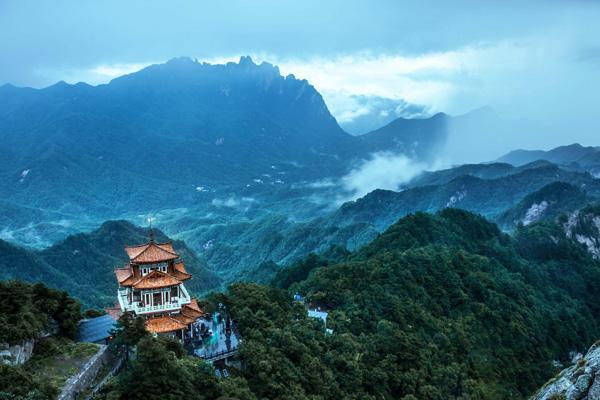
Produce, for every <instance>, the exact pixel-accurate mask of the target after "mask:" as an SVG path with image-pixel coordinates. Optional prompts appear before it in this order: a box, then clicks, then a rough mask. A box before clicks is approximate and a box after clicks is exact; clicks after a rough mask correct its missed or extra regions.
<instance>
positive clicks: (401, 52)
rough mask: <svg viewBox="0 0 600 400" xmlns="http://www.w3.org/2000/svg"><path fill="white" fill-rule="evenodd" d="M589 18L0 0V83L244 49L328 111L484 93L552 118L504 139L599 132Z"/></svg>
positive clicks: (598, 69)
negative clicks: (309, 87)
mask: <svg viewBox="0 0 600 400" xmlns="http://www.w3.org/2000/svg"><path fill="white" fill-rule="evenodd" d="M597 21H600V3H599V2H595V1H583V0H581V1H578V0H570V1H556V0H545V1H541V0H540V1H537V0H536V1H533V0H532V1H527V0H522V1H506V0H505V1H492V0H488V1H469V0H455V1H400V0H387V1H386V0H371V1H366V0H365V1H358V0H356V1H353V0H344V1H341V0H329V1H322V0H321V1H315V0H302V1H293V2H292V1H285V0H277V1H275V0H255V1H249V0H248V1H241V0H233V1H232V0H223V1H212V2H209V1H200V0H196V1H178V0H174V1H168V2H167V1H151V0H145V1H141V0H138V1H132V0H128V1H115V0H105V1H81V0H71V1H64V0H54V1H28V0H22V1H16V0H15V1H7V0H0V84H3V83H12V84H15V85H18V86H33V87H43V86H47V85H50V84H52V83H54V82H56V81H59V80H65V81H67V82H77V81H86V82H89V83H92V84H97V83H103V82H107V81H109V80H110V79H111V78H113V77H115V76H117V75H119V74H122V73H126V72H131V71H135V70H136V69H139V68H142V67H144V66H145V65H148V64H150V63H156V62H163V61H166V60H168V59H170V58H173V57H177V56H190V57H194V58H198V59H200V60H208V61H212V62H220V61H223V60H231V59H236V58H238V57H239V56H240V55H246V54H249V55H252V56H253V58H254V59H256V60H259V61H262V60H265V61H269V62H272V63H274V64H277V65H279V66H280V68H281V70H282V72H283V73H285V74H287V73H294V74H295V75H296V76H298V77H301V78H306V79H308V80H309V81H311V83H313V84H314V85H315V86H316V87H317V89H318V90H319V91H321V92H322V93H323V95H324V97H325V99H326V101H327V104H328V106H329V107H330V109H331V111H332V112H333V114H334V115H335V116H336V117H337V118H338V120H340V122H342V123H343V122H351V121H352V120H353V119H354V118H357V117H359V116H361V115H364V114H365V113H377V112H385V113H389V112H395V111H397V112H398V115H402V110H404V109H405V108H402V109H398V110H393V109H392V110H379V109H377V108H376V107H379V106H378V105H380V104H391V103H390V101H392V103H393V102H394V101H395V102H397V103H398V104H414V105H417V106H418V107H419V109H424V110H427V111H428V112H429V113H434V112H438V111H445V112H448V113H451V114H460V113H464V112H467V111H469V110H471V109H473V108H477V107H480V106H483V105H491V106H492V107H493V108H494V109H495V110H496V111H497V112H498V113H499V114H501V115H504V116H507V117H511V118H524V119H531V120H535V121H538V122H540V123H542V124H545V125H547V126H551V127H552V129H549V130H548V132H549V133H548V134H547V138H546V139H547V140H544V142H543V143H537V142H538V141H539V138H536V139H533V138H532V139H531V140H529V141H528V140H527V138H523V137H522V135H519V137H518V138H517V137H515V140H514V145H515V146H519V147H541V148H548V147H550V146H553V145H559V144H564V143H570V142H575V141H579V142H582V143H583V144H596V145H599V144H600V143H599V142H600V140H598V138H599V137H600V134H599V128H600V124H599V123H598V122H597V119H598V114H599V113H598V104H599V100H600V98H599V93H600V24H598V22H597ZM377 98H383V99H386V101H378V100H377ZM365 99H371V100H373V99H374V100H373V101H365ZM388 100H389V101H388ZM556 128H558V129H556ZM536 144H538V145H537V146H536ZM511 145H512V144H511Z"/></svg>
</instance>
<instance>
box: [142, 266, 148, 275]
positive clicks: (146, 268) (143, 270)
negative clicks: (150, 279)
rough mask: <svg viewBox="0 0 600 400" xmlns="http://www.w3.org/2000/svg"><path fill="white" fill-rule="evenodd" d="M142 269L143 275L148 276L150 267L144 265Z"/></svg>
mask: <svg viewBox="0 0 600 400" xmlns="http://www.w3.org/2000/svg"><path fill="white" fill-rule="evenodd" d="M141 271H142V276H146V274H148V272H150V268H148V267H142V268H141Z"/></svg>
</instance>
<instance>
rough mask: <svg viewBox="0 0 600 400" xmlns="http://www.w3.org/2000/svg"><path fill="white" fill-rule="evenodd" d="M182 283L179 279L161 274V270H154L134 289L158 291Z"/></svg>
mask: <svg viewBox="0 0 600 400" xmlns="http://www.w3.org/2000/svg"><path fill="white" fill-rule="evenodd" d="M180 283H181V282H180V281H179V280H178V279H175V278H173V277H172V276H171V275H169V274H166V273H164V272H161V271H159V270H156V269H155V270H153V271H152V272H150V273H148V274H147V275H146V276H143V277H142V278H141V279H139V280H138V281H137V282H135V283H134V284H133V288H134V289H158V288H163V287H168V286H175V285H179V284H180Z"/></svg>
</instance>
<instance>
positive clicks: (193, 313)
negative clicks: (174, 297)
mask: <svg viewBox="0 0 600 400" xmlns="http://www.w3.org/2000/svg"><path fill="white" fill-rule="evenodd" d="M204 315H205V313H204V311H202V309H201V308H200V306H199V305H198V300H196V299H192V302H191V303H190V304H186V305H184V306H183V307H181V314H179V315H173V316H172V317H173V318H176V319H177V320H178V321H179V322H181V323H183V324H186V325H189V324H191V323H192V322H194V321H196V320H197V319H198V318H200V317H203V316H204Z"/></svg>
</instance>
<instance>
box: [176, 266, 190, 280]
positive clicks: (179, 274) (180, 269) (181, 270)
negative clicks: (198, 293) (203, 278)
mask: <svg viewBox="0 0 600 400" xmlns="http://www.w3.org/2000/svg"><path fill="white" fill-rule="evenodd" d="M173 267H174V269H173V274H172V276H173V277H174V278H177V279H179V280H180V281H185V280H188V279H190V278H191V277H192V275H191V274H188V272H187V271H186V270H185V265H184V264H183V263H182V262H178V263H176V264H175V265H174V266H173Z"/></svg>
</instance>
